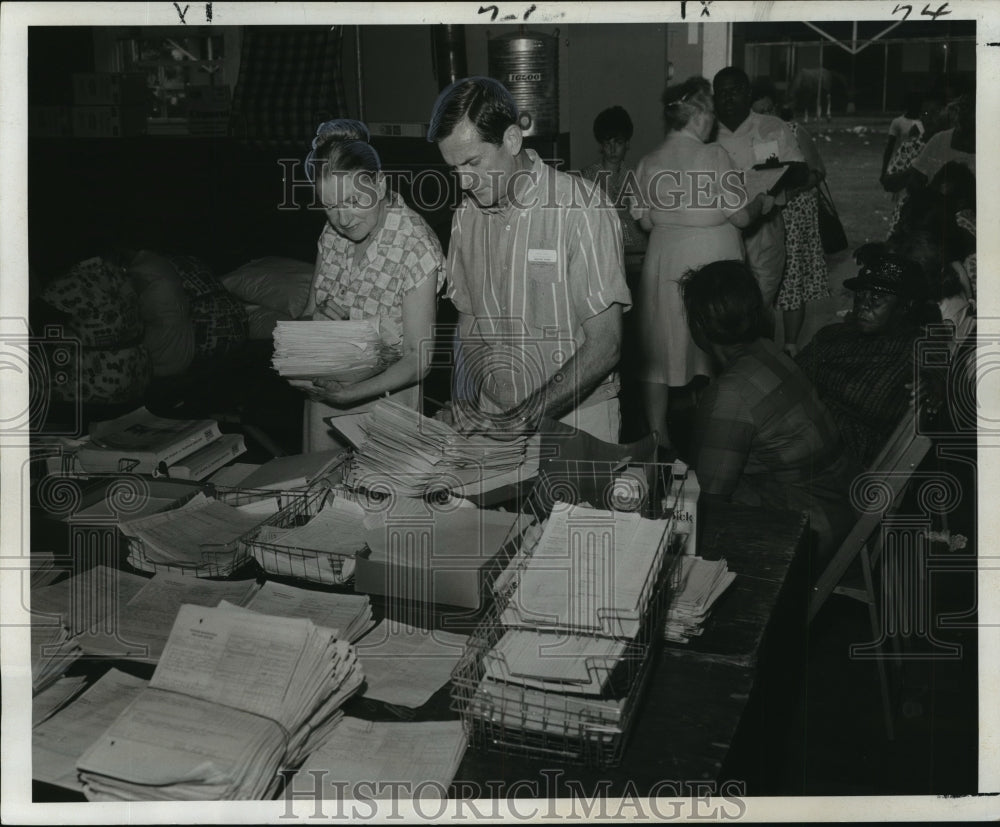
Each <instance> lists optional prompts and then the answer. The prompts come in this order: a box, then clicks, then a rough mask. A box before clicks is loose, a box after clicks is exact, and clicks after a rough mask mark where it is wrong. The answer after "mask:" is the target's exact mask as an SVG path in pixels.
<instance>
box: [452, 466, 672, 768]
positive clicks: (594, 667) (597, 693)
mask: <svg viewBox="0 0 1000 827" xmlns="http://www.w3.org/2000/svg"><path fill="white" fill-rule="evenodd" d="M683 485H684V477H683V476H681V475H678V476H675V475H674V474H673V468H672V466H670V465H664V464H628V463H619V464H612V463H595V462H585V461H553V462H548V463H546V465H545V466H544V467H543V469H542V470H541V472H540V474H539V479H538V482H537V484H536V485H535V487H534V489H533V491H532V494H531V497H530V498H529V503H528V510H529V513H530V514H531V515H532V518H533V526H532V527H531V528H529V529H528V530H527V531H525V532H524V533H523V534H522V535H521V536H520V538H519V546H520V547H519V549H518V550H517V552H516V553H515V555H514V557H513V559H512V560H511V561H510V564H509V565H508V566H507V568H506V570H505V571H504V572H503V573H502V574H501V575H500V576H499V577H498V578H497V580H496V581H495V583H494V592H495V597H496V602H495V605H494V607H493V608H492V609H491V611H490V612H489V613H488V614H487V616H486V617H484V619H483V620H482V621H481V622H480V624H479V625H478V626H477V628H476V630H475V632H474V633H473V634H472V636H471V637H470V639H469V641H468V643H467V645H466V649H465V652H464V653H463V656H462V658H461V660H460V661H459V663H458V665H457V666H456V668H455V670H454V671H453V673H452V708H453V709H455V710H456V711H457V712H459V714H460V715H461V717H462V720H463V723H464V726H465V729H466V732H467V734H468V736H469V742H470V745H472V746H474V747H478V748H486V749H493V750H501V751H504V752H508V753H512V754H523V755H530V756H535V757H542V758H545V757H548V758H556V759H558V760H562V761H567V762H574V763H580V764H584V765H588V766H597V767H610V766H616V765H617V764H618V763H619V762H620V761H621V757H622V754H623V752H624V749H625V744H626V742H627V739H628V735H629V732H630V730H631V727H632V726H633V725H634V721H635V715H636V711H637V709H638V706H639V702H640V699H641V696H642V692H643V691H644V688H645V686H646V684H647V682H648V678H649V675H650V674H651V670H652V666H653V662H654V658H655V656H656V654H657V652H658V650H659V648H660V646H659V643H660V640H661V638H662V629H663V624H664V621H665V617H666V612H667V609H668V607H669V603H670V591H671V589H670V587H671V582H672V579H673V572H674V569H675V567H676V562H677V560H678V558H679V555H680V552H681V550H682V546H683V537H682V536H681V535H679V534H677V532H676V531H675V530H674V529H675V524H674V519H673V517H674V511H675V509H676V507H677V505H678V502H679V501H680V497H681V495H682V492H683ZM570 503H571V504H588V505H590V506H592V507H593V508H594V509H595V512H594V516H595V517H597V516H599V512H603V513H604V514H605V515H606V512H609V511H610V512H615V511H617V512H623V511H624V512H633V513H635V514H637V515H638V516H641V517H644V518H646V519H647V520H660V521H663V522H664V523H665V526H664V527H663V528H664V530H663V532H662V535H659V536H660V539H659V540H658V541H657V543H656V548H650V549H649V552H650V554H651V555H653V560H652V562H651V563H650V565H649V569H648V573H646V574H645V575H644V576H643V577H642V582H641V585H640V587H639V589H638V590H637V592H635V594H636V605H637V607H638V610H637V611H636V612H631V611H625V612H622V611H620V610H618V609H612V608H607V607H606V606H602V605H601V604H600V600H599V599H597V600H596V601H595V599H594V598H595V597H598V595H595V594H586V595H585V599H584V600H583V603H584V604H586V605H587V609H588V611H589V612H591V613H592V614H593V615H594V616H595V617H597V618H598V621H599V623H597V624H595V625H598V626H599V627H600V628H599V629H598V630H596V631H595V630H592V629H591V630H587V631H581V630H579V629H575V628H573V625H572V624H566V623H563V624H560V623H558V622H557V623H554V624H552V623H549V624H545V623H540V624H538V625H536V626H532V622H531V620H530V619H529V620H528V621H527V622H525V621H523V620H521V621H518V620H517V614H516V613H514V614H513V615H512V613H511V607H512V605H513V603H514V602H515V601H516V600H517V595H518V587H519V585H520V583H521V582H523V580H524V576H525V572H526V571H527V570H528V568H529V565H530V561H531V560H532V557H533V555H534V553H535V551H536V550H537V548H538V545H539V540H540V538H541V537H542V536H543V531H544V527H545V525H546V521H547V520H548V519H549V518H550V515H552V513H553V511H554V509H556V508H561V507H564V506H565V505H566V504H570ZM598 510H599V511H598ZM584 516H585V517H586V516H587V515H584ZM605 519H607V517H606V516H605ZM658 531H659V527H657V532H658ZM567 544H568V545H572V543H571V541H569V540H567ZM584 580H585V582H587V583H589V582H590V581H589V579H586V578H584ZM604 621H613V622H610V623H605V622H604ZM633 621H634V622H633ZM514 629H521V630H525V631H527V632H529V633H530V634H531V635H538V637H537V638H534V637H533V638H532V639H533V640H537V641H549V640H550V641H551V642H552V644H553V645H555V644H556V643H558V645H560V646H568V649H567V651H568V652H569V653H572V652H573V651H574V646H575V645H576V644H580V646H579V648H580V650H581V651H583V649H584V647H583V645H582V644H583V642H585V641H589V642H590V643H591V644H594V643H597V642H601V643H602V644H603V646H604V649H605V650H606V651H612V652H613V654H612V655H606V656H600V657H594V658H590V659H584V660H583V662H582V666H579V667H578V668H580V669H581V670H582V674H583V676H584V678H583V683H584V684H589V686H588V687H587V688H583V687H582V686H581V684H580V682H579V681H578V682H576V683H573V682H562V683H561V682H560V681H559V680H553V679H551V678H550V679H548V680H540V679H527V678H525V677H524V676H521V677H520V678H518V677H516V676H515V669H514V668H513V666H512V665H511V664H510V663H507V662H506V658H505V655H504V654H503V653H502V652H501V651H500V647H501V640H502V639H503V638H504V636H505V635H506V634H507V633H508V632H509V631H511V630H514ZM588 648H589V647H588ZM578 660H579V659H578Z"/></svg>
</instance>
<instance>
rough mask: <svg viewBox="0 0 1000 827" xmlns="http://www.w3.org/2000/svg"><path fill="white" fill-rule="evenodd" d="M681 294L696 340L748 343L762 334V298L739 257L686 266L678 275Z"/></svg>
mask: <svg viewBox="0 0 1000 827" xmlns="http://www.w3.org/2000/svg"><path fill="white" fill-rule="evenodd" d="M681 295H682V296H683V298H684V310H685V312H686V313H687V320H688V326H689V327H690V328H691V332H692V334H693V335H694V337H695V341H698V339H699V338H703V339H706V340H707V341H709V342H710V343H712V344H714V345H737V344H749V343H750V342H755V341H756V340H757V339H759V338H760V337H761V336H763V335H764V332H765V330H766V315H765V313H764V298H763V296H762V295H761V292H760V287H759V286H758V285H757V279H755V278H754V275H753V273H752V272H750V268H749V267H747V266H746V265H745V264H744V263H743V262H742V261H737V260H735V259H729V260H725V261H713V262H712V263H711V264H706V265H705V266H704V267H699V268H698V269H696V270H689V271H688V272H687V273H685V274H684V277H683V278H682V279H681ZM699 334H700V335H699Z"/></svg>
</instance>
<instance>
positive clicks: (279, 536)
mask: <svg viewBox="0 0 1000 827" xmlns="http://www.w3.org/2000/svg"><path fill="white" fill-rule="evenodd" d="M309 496H314V495H312V494H310V495H309ZM315 496H318V495H315ZM323 496H324V497H327V499H328V502H327V503H326V504H325V505H323V507H322V508H320V510H319V511H317V512H316V513H315V514H314V515H313V516H312V517H311V518H309V521H308V522H306V523H303V524H302V525H299V526H294V527H282V526H273V525H267V526H264V527H263V528H262V529H261V530H260V531H259V532H258V533H257V535H256V536H255V537H254V539H253V542H251V543H250V553H251V554H252V555H253V558H254V559H255V560H256V561H257V562H258V563H260V565H261V567H262V568H263V569H264V571H266V572H270V573H271V574H280V575H282V576H285V577H297V578H299V579H302V580H311V581H313V582H317V583H328V584H331V585H340V584H343V583H346V582H347V581H348V580H350V578H351V577H352V576H353V574H354V555H355V554H356V553H357V552H359V551H361V550H362V549H364V547H365V529H364V517H365V510H364V508H362V507H361V506H360V505H359V504H358V503H356V502H354V501H352V500H349V499H347V498H345V497H338V496H329V492H326V493H324V494H323Z"/></svg>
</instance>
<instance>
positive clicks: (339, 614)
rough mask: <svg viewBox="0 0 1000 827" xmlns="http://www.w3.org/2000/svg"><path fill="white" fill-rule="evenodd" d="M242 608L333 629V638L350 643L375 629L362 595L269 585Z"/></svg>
mask: <svg viewBox="0 0 1000 827" xmlns="http://www.w3.org/2000/svg"><path fill="white" fill-rule="evenodd" d="M246 608H248V609H252V610H253V611H255V612H258V613H259V614H266V615H277V616H278V617H305V618H308V619H309V620H311V621H312V622H313V623H315V624H316V625H317V626H325V627H326V628H328V629H333V630H334V631H336V632H337V637H339V638H344V639H345V640H348V641H350V642H351V643H354V642H355V641H357V640H358V638H360V637H361V636H362V635H364V634H365V633H366V632H367V631H368V630H369V629H371V628H372V626H374V625H375V621H374V620H372V604H371V600H369V598H368V595H366V594H336V593H334V592H320V591H311V590H308V589H297V588H295V587H294V586H283V585H281V584H279V583H275V582H273V581H268V582H267V583H265V584H264V585H263V586H261V588H260V590H259V591H258V592H256V593H255V594H254V595H253V597H251V598H250V601H249V602H248V603H247V604H246Z"/></svg>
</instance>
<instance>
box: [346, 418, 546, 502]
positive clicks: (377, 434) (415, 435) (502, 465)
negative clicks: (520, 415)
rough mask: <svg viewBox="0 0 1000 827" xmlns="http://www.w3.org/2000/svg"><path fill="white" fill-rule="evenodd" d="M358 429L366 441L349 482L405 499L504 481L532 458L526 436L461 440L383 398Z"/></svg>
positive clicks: (441, 424)
mask: <svg viewBox="0 0 1000 827" xmlns="http://www.w3.org/2000/svg"><path fill="white" fill-rule="evenodd" d="M361 428H362V430H363V431H364V434H365V439H364V443H363V444H362V445H361V447H360V448H359V449H358V452H357V455H356V458H355V460H356V462H355V469H354V470H355V476H354V478H353V479H354V482H355V483H357V484H363V483H366V482H367V483H368V487H371V486H372V484H374V483H375V481H379V480H380V481H382V483H383V484H384V485H388V486H390V487H391V488H392V490H393V491H395V493H396V494H398V495H402V496H407V497H418V496H422V495H424V494H425V493H426V492H427V491H428V490H429V489H430V490H434V489H437V488H442V489H448V490H461V489H462V487H463V486H466V485H470V484H477V483H481V482H482V481H483V480H486V479H492V478H506V477H508V476H509V475H510V474H511V472H515V471H517V470H518V469H520V468H521V467H522V466H524V465H525V464H526V461H528V460H530V459H531V458H532V457H531V454H530V452H529V444H530V442H529V439H528V438H527V436H518V437H517V438H516V439H513V440H511V441H497V440H493V439H490V438H489V437H488V436H484V435H482V434H477V435H472V436H463V435H462V434H460V433H459V432H458V431H456V430H455V429H454V428H453V427H451V426H450V425H448V424H446V423H444V422H440V421H438V420H436V419H430V418H428V417H426V416H423V415H422V414H420V413H418V412H417V411H414V410H412V409H410V408H407V407H406V406H405V405H400V404H399V403H397V402H392V401H389V400H385V399H382V400H379V401H378V402H377V403H376V404H375V405H374V406H373V408H372V410H371V412H370V413H369V414H368V417H367V419H365V420H364V421H363V422H362V424H361ZM535 453H536V454H537V446H536V447H535ZM535 460H537V456H536V457H535Z"/></svg>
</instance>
